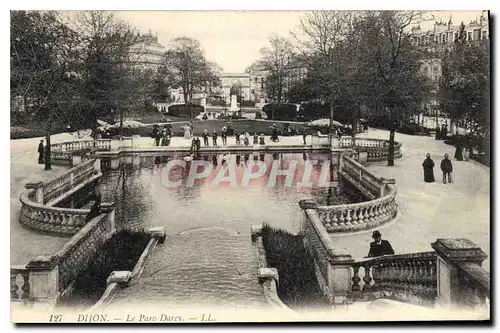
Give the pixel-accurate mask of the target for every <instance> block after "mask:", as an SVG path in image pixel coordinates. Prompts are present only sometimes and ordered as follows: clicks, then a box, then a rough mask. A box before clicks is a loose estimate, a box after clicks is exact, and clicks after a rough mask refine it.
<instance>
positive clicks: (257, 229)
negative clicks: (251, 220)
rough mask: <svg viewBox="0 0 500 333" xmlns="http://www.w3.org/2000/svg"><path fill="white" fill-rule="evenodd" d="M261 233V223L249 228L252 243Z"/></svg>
mask: <svg viewBox="0 0 500 333" xmlns="http://www.w3.org/2000/svg"><path fill="white" fill-rule="evenodd" d="M261 235H262V224H257V225H253V226H252V227H251V229H250V237H251V238H252V243H253V242H255V241H256V240H257V238H258V237H259V236H261Z"/></svg>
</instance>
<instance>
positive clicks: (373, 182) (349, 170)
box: [309, 156, 397, 233]
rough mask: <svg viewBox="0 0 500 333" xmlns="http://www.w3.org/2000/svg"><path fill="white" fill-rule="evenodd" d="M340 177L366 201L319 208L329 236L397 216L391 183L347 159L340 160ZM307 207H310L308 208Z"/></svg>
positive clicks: (374, 224)
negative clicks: (361, 194)
mask: <svg viewBox="0 0 500 333" xmlns="http://www.w3.org/2000/svg"><path fill="white" fill-rule="evenodd" d="M341 165H342V167H341V171H340V174H341V175H342V176H343V177H344V178H345V179H346V180H347V181H348V182H349V183H350V184H351V185H353V186H354V187H356V188H357V189H358V190H359V191H360V192H361V193H363V195H364V196H365V197H366V198H367V199H368V201H365V202H360V203H352V204H343V205H333V206H319V205H316V206H315V207H314V209H316V211H317V213H318V216H319V219H320V221H321V222H322V224H323V226H324V227H325V229H326V230H327V231H328V232H330V233H338V232H354V231H360V230H366V229H370V228H374V227H377V226H379V225H382V224H384V223H387V222H389V221H390V220H392V219H393V218H394V217H395V216H396V214H397V204H396V188H395V186H394V184H395V181H394V180H392V179H389V180H388V179H381V178H377V177H376V176H374V175H373V174H372V173H371V172H369V171H368V170H367V169H366V168H365V167H363V166H362V165H361V164H359V163H358V162H356V161H355V160H353V159H352V158H350V157H345V156H344V157H342V162H341ZM309 207H312V206H311V205H310V206H309Z"/></svg>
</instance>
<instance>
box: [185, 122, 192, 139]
mask: <svg viewBox="0 0 500 333" xmlns="http://www.w3.org/2000/svg"><path fill="white" fill-rule="evenodd" d="M184 139H186V140H191V128H190V127H189V125H188V124H186V125H184Z"/></svg>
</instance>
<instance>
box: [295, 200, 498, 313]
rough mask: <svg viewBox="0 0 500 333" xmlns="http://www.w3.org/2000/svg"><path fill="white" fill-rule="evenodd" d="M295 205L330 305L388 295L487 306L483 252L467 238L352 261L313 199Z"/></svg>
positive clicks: (425, 302) (456, 305)
mask: <svg viewBox="0 0 500 333" xmlns="http://www.w3.org/2000/svg"><path fill="white" fill-rule="evenodd" d="M300 206H301V208H302V209H303V210H304V212H305V214H304V220H303V221H304V222H303V224H302V228H301V229H302V230H301V233H302V235H303V237H304V243H305V244H306V247H307V248H308V249H309V251H311V254H312V256H313V258H314V266H315V272H316V278H317V280H318V283H319V285H320V287H321V290H322V292H323V295H324V296H325V297H326V298H327V299H328V300H329V301H330V303H331V304H345V303H351V302H353V301H367V300H374V299H378V298H392V299H396V300H398V301H403V302H409V303H414V304H417V305H423V306H440V307H452V308H468V309H470V308H478V307H482V308H487V307H488V306H489V302H490V301H489V300H490V274H489V272H487V271H486V270H485V269H483V268H482V267H481V263H482V262H483V261H484V259H486V258H487V255H486V253H484V252H483V251H482V250H481V249H480V248H479V247H478V246H477V245H475V244H474V243H472V242H471V241H469V240H467V239H464V238H461V239H438V240H437V241H436V242H434V243H432V244H431V246H432V248H433V249H434V251H430V252H421V253H408V254H396V255H389V256H382V257H377V258H370V259H366V260H361V261H354V260H353V259H352V256H351V255H350V254H349V253H348V251H347V250H346V249H338V248H337V249H336V248H335V246H334V244H333V240H332V239H331V238H330V237H329V235H328V233H327V231H326V229H325V228H324V226H323V224H322V223H321V221H320V218H319V216H318V213H317V211H316V203H315V202H314V201H312V200H302V201H301V202H300Z"/></svg>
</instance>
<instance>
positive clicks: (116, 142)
mask: <svg viewBox="0 0 500 333" xmlns="http://www.w3.org/2000/svg"><path fill="white" fill-rule="evenodd" d="M118 150H120V139H119V138H116V137H115V138H113V139H111V151H118Z"/></svg>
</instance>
